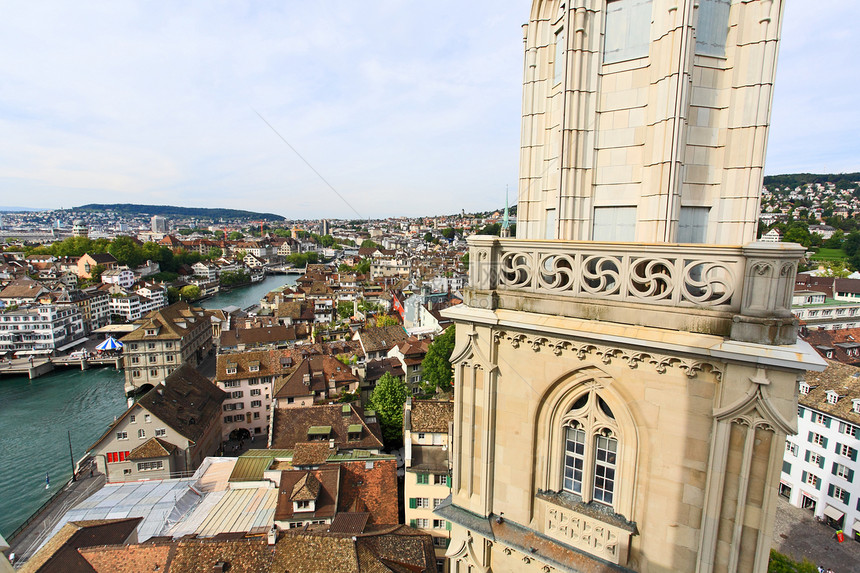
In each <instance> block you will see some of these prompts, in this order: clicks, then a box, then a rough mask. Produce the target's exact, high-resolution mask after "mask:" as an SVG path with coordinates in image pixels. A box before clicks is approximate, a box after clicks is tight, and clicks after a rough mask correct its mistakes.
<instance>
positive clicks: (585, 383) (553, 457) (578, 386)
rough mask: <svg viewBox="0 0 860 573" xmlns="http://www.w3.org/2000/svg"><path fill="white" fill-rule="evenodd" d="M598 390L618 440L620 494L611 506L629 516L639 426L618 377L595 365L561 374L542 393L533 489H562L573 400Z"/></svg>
mask: <svg viewBox="0 0 860 573" xmlns="http://www.w3.org/2000/svg"><path fill="white" fill-rule="evenodd" d="M589 392H596V393H597V395H598V396H599V397H600V398H601V399H602V400H604V401H605V402H606V404H607V405H608V407H609V408H610V410H611V411H612V414H613V416H614V418H615V422H616V427H617V433H618V440H619V452H618V460H619V462H618V475H619V480H618V482H617V487H618V489H617V494H616V495H617V497H616V500H615V502H613V504H612V507H613V509H614V511H615V512H616V513H619V514H621V515H624V516H626V517H627V518H628V519H630V518H631V516H632V514H633V498H634V496H633V493H634V491H635V484H636V477H637V469H636V468H637V464H638V452H639V443H640V436H639V429H638V424H637V421H636V419H635V417H634V414H633V412H632V411H631V409H630V408H629V406H628V404H629V401H628V400H627V399H626V398H625V397H624V396H623V395H622V393H621V392H620V391H619V388H618V385H617V384H615V379H614V377H613V376H611V375H610V374H609V373H607V372H606V371H604V370H603V369H601V368H599V367H598V366H596V365H589V366H585V367H582V368H579V369H576V370H573V371H571V372H569V373H567V374H565V375H564V376H561V377H560V378H559V379H558V380H556V381H555V382H554V383H553V384H551V385H550V386H549V388H548V389H547V391H546V392H545V393H544V395H543V396H541V399H540V403H539V404H538V407H537V410H536V414H535V416H536V418H535V424H534V432H535V435H534V437H533V439H534V442H533V443H534V444H535V450H534V452H533V454H534V458H533V462H534V463H533V468H534V470H533V471H534V488H535V492H537V491H561V490H562V486H561V484H562V473H563V464H564V461H563V458H564V440H565V426H564V419H565V417H566V416H568V413H569V412H570V411H571V409H572V407H573V405H574V403H575V402H576V401H577V400H578V399H580V398H581V397H582V396H583V395H584V394H587V393H589Z"/></svg>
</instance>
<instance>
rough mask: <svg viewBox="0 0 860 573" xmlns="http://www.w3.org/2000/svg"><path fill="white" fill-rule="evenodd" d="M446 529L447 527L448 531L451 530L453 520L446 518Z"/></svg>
mask: <svg viewBox="0 0 860 573" xmlns="http://www.w3.org/2000/svg"><path fill="white" fill-rule="evenodd" d="M445 529H447V530H448V531H451V522H450V521H448V520H445Z"/></svg>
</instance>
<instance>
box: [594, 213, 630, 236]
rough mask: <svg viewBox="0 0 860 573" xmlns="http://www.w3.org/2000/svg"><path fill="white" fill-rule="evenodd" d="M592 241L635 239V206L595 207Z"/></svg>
mask: <svg viewBox="0 0 860 573" xmlns="http://www.w3.org/2000/svg"><path fill="white" fill-rule="evenodd" d="M592 225H593V226H592V229H591V240H592V241H624V242H632V241H634V240H636V207H595V208H594V219H593V222H592Z"/></svg>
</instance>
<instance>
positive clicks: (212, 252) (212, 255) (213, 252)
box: [206, 247, 224, 261]
mask: <svg viewBox="0 0 860 573" xmlns="http://www.w3.org/2000/svg"><path fill="white" fill-rule="evenodd" d="M223 254H224V251H222V250H221V247H212V248H211V249H209V254H207V255H206V258H207V259H209V260H210V261H211V260H215V259H220V258H221V255H223Z"/></svg>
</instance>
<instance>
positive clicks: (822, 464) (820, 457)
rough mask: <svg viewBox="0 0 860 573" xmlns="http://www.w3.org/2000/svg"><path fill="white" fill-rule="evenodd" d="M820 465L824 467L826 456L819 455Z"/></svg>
mask: <svg viewBox="0 0 860 573" xmlns="http://www.w3.org/2000/svg"><path fill="white" fill-rule="evenodd" d="M818 467H820V468H821V469H824V456H818Z"/></svg>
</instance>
